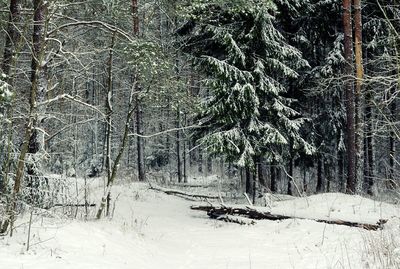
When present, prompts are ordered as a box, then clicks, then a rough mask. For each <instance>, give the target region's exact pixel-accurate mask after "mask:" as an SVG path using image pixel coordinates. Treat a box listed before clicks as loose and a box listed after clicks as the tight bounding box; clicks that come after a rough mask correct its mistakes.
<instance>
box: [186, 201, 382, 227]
mask: <svg viewBox="0 0 400 269" xmlns="http://www.w3.org/2000/svg"><path fill="white" fill-rule="evenodd" d="M190 208H191V209H192V210H200V211H206V212H207V215H208V216H209V217H210V218H214V219H219V216H223V215H233V216H235V215H236V216H244V217H247V218H250V219H257V220H262V219H267V220H274V221H275V220H285V219H302V220H312V221H316V222H321V223H327V224H336V225H344V226H349V227H357V228H362V229H365V230H368V231H376V230H379V229H382V228H383V225H384V224H385V223H386V222H387V220H383V219H381V220H379V221H378V222H377V223H376V224H372V223H360V222H352V221H346V220H340V219H332V220H331V219H313V218H304V217H297V216H287V215H280V214H274V213H271V212H268V211H260V210H258V209H256V208H253V207H248V206H236V207H231V206H226V205H222V206H213V205H207V206H191V207H190Z"/></svg>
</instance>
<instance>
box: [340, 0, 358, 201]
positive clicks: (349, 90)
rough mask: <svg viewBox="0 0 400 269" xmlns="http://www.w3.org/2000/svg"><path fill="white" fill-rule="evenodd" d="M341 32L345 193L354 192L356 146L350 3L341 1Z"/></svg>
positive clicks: (348, 0)
mask: <svg viewBox="0 0 400 269" xmlns="http://www.w3.org/2000/svg"><path fill="white" fill-rule="evenodd" d="M343 30H344V57H345V60H346V63H345V67H344V75H345V77H344V79H345V82H344V91H345V99H346V100H345V106H346V120H347V122H346V140H347V141H346V142H347V185H346V192H347V193H355V192H356V185H357V184H356V183H357V181H356V180H357V179H356V166H355V165H356V163H355V159H356V145H355V122H354V118H355V115H354V114H355V107H354V92H353V83H352V79H351V77H352V76H353V39H352V23H351V1H350V0H343Z"/></svg>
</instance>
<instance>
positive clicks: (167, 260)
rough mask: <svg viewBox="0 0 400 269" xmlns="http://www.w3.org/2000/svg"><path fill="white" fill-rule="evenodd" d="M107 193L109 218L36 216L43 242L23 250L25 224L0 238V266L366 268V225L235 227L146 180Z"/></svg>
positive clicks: (36, 230)
mask: <svg viewBox="0 0 400 269" xmlns="http://www.w3.org/2000/svg"><path fill="white" fill-rule="evenodd" d="M113 193H114V196H115V197H116V196H117V195H118V194H120V196H119V198H118V200H117V203H116V210H115V215H114V218H113V220H112V221H109V220H103V221H99V222H95V221H94V222H81V221H69V222H68V223H65V220H62V219H59V220H57V219H54V218H45V219H43V220H42V219H37V222H35V225H34V230H33V232H34V237H33V239H32V242H33V243H34V244H35V243H37V242H41V241H44V242H42V243H39V244H36V245H34V246H32V247H31V250H30V251H29V252H26V251H25V250H24V249H25V246H24V245H23V243H24V242H25V241H26V234H27V233H26V232H27V231H26V228H22V227H26V225H25V226H21V228H19V229H18V231H17V235H16V238H14V239H13V240H10V239H9V238H3V239H2V240H0V268H1V269H2V268H7V269H14V268H15V269H17V268H25V269H37V268H40V269H47V268H48V269H50V268H51V269H54V268H57V269H64V268H71V269H91V268H93V269H106V268H107V269H110V268H112V269H114V268H115V269H125V268H127V269H128V268H130V269H133V268H135V269H136V268H137V269H142V268H143V269H147V268H149V269H157V268H160V269H206V268H207V269H217V268H218V269H223V268H230V269H245V268H252V269H258V268H260V269H261V268H271V269H273V268H279V269H284V268H300V269H302V268H352V269H355V268H364V267H363V265H362V263H361V260H362V257H361V256H362V250H363V244H365V238H368V236H369V235H370V232H366V231H363V230H360V229H357V228H349V227H345V226H337V225H326V224H322V223H316V222H313V221H307V220H286V221H281V222H272V221H260V222H258V224H256V225H255V226H240V225H237V224H230V223H223V222H219V221H215V220H210V219H208V218H207V216H206V214H205V213H204V212H196V211H191V210H190V209H189V206H190V205H191V204H192V202H190V201H186V200H183V199H181V198H177V197H172V196H167V195H164V194H162V193H157V192H154V191H149V190H147V189H146V187H145V186H144V185H138V184H134V185H129V186H123V187H116V188H115V189H114V192H113ZM336 200H337V199H336ZM339 200H340V199H339ZM132 201H133V202H132ZM311 202H312V201H311ZM286 203H289V202H286ZM297 204H301V203H297ZM287 205H289V207H294V205H293V204H287ZM321 206H322V205H321ZM338 206H340V204H338ZM319 207H320V206H318V205H317V206H316V207H315V206H314V207H313V206H310V208H311V209H312V210H314V211H315V209H316V208H319ZM278 208H279V205H278ZM282 208H286V210H288V209H287V206H286V207H284V206H283V207H282ZM322 208H323V207H322ZM363 208H364V207H363ZM281 210H283V209H281ZM296 210H297V209H296ZM323 210H325V209H323ZM329 210H332V208H330V209H329ZM329 210H328V211H329ZM345 212H346V211H345ZM380 214H382V212H380ZM369 215H371V214H369ZM42 221H43V223H42Z"/></svg>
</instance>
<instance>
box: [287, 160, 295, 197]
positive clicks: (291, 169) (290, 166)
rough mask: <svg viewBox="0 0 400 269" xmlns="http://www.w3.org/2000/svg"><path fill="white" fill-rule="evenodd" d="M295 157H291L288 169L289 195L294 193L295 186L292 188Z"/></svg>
mask: <svg viewBox="0 0 400 269" xmlns="http://www.w3.org/2000/svg"><path fill="white" fill-rule="evenodd" d="M293 165H294V164H293V157H290V160H289V171H288V176H287V178H288V185H287V194H288V195H293V188H292V184H293Z"/></svg>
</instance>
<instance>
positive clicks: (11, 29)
mask: <svg viewBox="0 0 400 269" xmlns="http://www.w3.org/2000/svg"><path fill="white" fill-rule="evenodd" d="M20 21H21V0H11V1H10V15H9V19H8V26H7V32H6V42H5V45H4V54H3V61H2V64H1V69H2V72H3V73H4V74H5V75H6V76H7V77H6V81H7V83H9V84H10V71H11V66H12V65H13V61H14V59H15V56H16V51H17V46H18V44H19V42H20V40H21V35H20V33H19V31H20V29H18V26H19V23H20Z"/></svg>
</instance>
